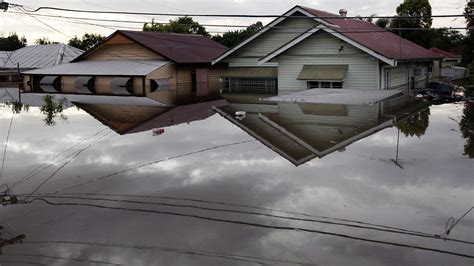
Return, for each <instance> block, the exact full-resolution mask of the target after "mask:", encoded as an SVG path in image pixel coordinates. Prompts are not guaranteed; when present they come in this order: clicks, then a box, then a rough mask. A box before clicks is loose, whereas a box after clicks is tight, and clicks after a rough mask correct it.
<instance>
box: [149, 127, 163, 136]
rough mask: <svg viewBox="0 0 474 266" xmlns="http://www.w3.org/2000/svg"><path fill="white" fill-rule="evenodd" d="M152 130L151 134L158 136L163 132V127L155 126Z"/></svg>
mask: <svg viewBox="0 0 474 266" xmlns="http://www.w3.org/2000/svg"><path fill="white" fill-rule="evenodd" d="M152 132H153V136H159V135H161V134H163V133H165V129H164V128H155V129H153V130H152Z"/></svg>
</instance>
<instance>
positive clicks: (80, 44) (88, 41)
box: [68, 33, 105, 51]
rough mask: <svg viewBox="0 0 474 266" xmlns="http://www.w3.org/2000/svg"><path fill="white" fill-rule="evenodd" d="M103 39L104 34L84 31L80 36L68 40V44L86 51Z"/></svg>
mask: <svg viewBox="0 0 474 266" xmlns="http://www.w3.org/2000/svg"><path fill="white" fill-rule="evenodd" d="M103 40H105V36H103V35H100V34H96V33H91V34H89V33H86V34H84V35H83V36H82V37H81V38H78V37H77V36H74V38H72V39H71V40H69V43H68V44H69V45H70V46H73V47H76V48H79V49H81V50H84V51H88V50H90V49H91V48H92V47H94V46H95V45H97V44H98V43H100V42H102V41H103Z"/></svg>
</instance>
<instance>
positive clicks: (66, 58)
mask: <svg viewBox="0 0 474 266" xmlns="http://www.w3.org/2000/svg"><path fill="white" fill-rule="evenodd" d="M83 52H84V51H82V50H80V49H77V48H75V47H72V46H69V45H65V44H48V45H31V46H26V47H23V48H21V49H18V50H15V51H13V52H0V69H2V68H3V69H16V68H18V65H19V67H20V69H36V68H43V67H52V66H56V65H60V64H65V63H69V62H71V61H72V60H73V59H74V58H76V57H78V56H79V55H80V54H82V53H83Z"/></svg>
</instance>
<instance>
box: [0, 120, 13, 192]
mask: <svg viewBox="0 0 474 266" xmlns="http://www.w3.org/2000/svg"><path fill="white" fill-rule="evenodd" d="M14 117H15V115H14V114H12V118H10V124H9V126H8V133H7V139H6V140H5V147H4V149H3V156H2V168H1V169H0V184H1V183H2V179H3V170H4V167H5V159H6V156H7V149H8V141H9V140H10V133H11V130H12V124H13V118H14Z"/></svg>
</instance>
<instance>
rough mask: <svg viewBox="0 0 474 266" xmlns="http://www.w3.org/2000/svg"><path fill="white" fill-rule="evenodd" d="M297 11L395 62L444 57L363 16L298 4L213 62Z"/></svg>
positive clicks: (390, 62)
mask: <svg viewBox="0 0 474 266" xmlns="http://www.w3.org/2000/svg"><path fill="white" fill-rule="evenodd" d="M295 12H300V13H302V14H304V15H306V16H308V17H310V18H313V19H315V20H316V21H318V22H320V23H321V24H322V25H320V26H317V27H319V28H324V29H325V30H326V31H327V32H329V33H331V34H333V35H334V36H336V37H338V38H340V39H342V40H344V41H346V42H348V43H350V44H352V45H354V46H356V47H357V48H359V49H361V50H363V51H366V52H368V53H369V54H371V55H372V56H374V57H376V58H378V59H380V60H382V61H384V62H386V63H388V64H391V65H395V64H396V62H395V61H396V60H418V59H436V58H440V56H439V55H437V54H435V53H433V52H431V51H429V50H428V49H425V48H424V47H421V46H419V45H417V44H415V43H413V42H411V41H409V40H406V39H404V38H400V37H399V36H398V35H396V34H394V33H392V32H390V31H388V30H386V29H382V28H380V27H378V26H377V25H374V24H372V23H370V22H367V21H363V20H359V19H349V18H347V19H343V18H342V17H341V16H339V15H336V14H333V13H329V12H326V11H321V10H317V9H312V8H308V7H302V6H296V7H294V8H292V9H291V10H289V11H288V12H286V13H285V14H283V15H282V16H281V17H279V18H277V19H276V20H274V21H272V22H271V23H270V24H268V25H267V26H265V27H264V28H263V29H262V30H260V31H259V32H257V33H256V34H254V35H253V36H251V37H250V38H248V39H247V40H245V41H244V42H242V43H241V44H239V45H237V46H236V47H234V48H232V49H231V50H229V51H227V52H226V53H224V54H222V55H221V56H219V57H218V58H216V59H215V60H214V61H213V63H217V62H219V61H221V60H222V59H224V58H225V57H227V56H229V55H230V54H232V53H234V52H235V51H237V50H238V49H240V48H241V47H243V46H244V45H245V44H247V43H249V42H250V41H252V40H254V39H255V38H257V37H259V36H260V35H262V34H263V33H264V32H266V31H268V30H269V29H271V28H273V27H274V26H275V25H277V24H278V23H280V22H281V21H283V20H285V19H286V17H288V16H290V15H291V14H293V13H295ZM328 17H329V18H328ZM323 26H324V27H323ZM316 31H317V30H316ZM316 31H314V32H316ZM314 32H305V33H303V34H302V36H304V37H303V38H302V39H300V40H299V41H301V40H304V39H305V38H306V37H308V36H310V35H311V34H312V33H314ZM289 43H292V45H294V44H296V43H298V40H297V41H295V40H289ZM266 61H268V60H266Z"/></svg>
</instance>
